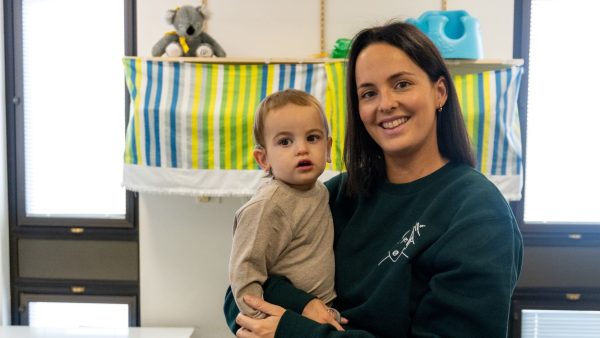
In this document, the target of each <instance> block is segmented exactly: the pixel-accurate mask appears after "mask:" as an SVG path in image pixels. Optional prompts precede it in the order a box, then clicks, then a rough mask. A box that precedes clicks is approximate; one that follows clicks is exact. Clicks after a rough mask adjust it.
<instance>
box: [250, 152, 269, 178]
mask: <svg viewBox="0 0 600 338" xmlns="http://www.w3.org/2000/svg"><path fill="white" fill-rule="evenodd" d="M253 155H254V159H255V160H256V163H258V165H259V166H260V168H261V169H262V170H263V171H264V172H267V173H268V172H269V170H271V166H270V165H269V161H267V152H266V150H265V149H264V148H262V147H257V148H256V149H254V152H253Z"/></svg>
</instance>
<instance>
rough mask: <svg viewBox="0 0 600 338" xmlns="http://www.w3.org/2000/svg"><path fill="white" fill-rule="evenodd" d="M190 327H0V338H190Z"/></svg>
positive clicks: (192, 331)
mask: <svg viewBox="0 0 600 338" xmlns="http://www.w3.org/2000/svg"><path fill="white" fill-rule="evenodd" d="M192 333H194V329H193V328H191V327H177V328H171V327H169V328H167V327H130V328H124V329H92V328H76V329H55V328H37V327H28V326H0V338H109V337H110V338H190V337H191V336H192Z"/></svg>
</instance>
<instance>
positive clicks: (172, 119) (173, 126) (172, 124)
mask: <svg viewBox="0 0 600 338" xmlns="http://www.w3.org/2000/svg"><path fill="white" fill-rule="evenodd" d="M180 68H181V64H180V63H179V62H175V63H173V69H174V71H175V72H174V74H173V99H172V100H171V109H170V111H169V130H170V132H171V138H170V139H171V167H173V168H177V143H176V142H177V114H176V112H177V109H176V108H177V96H178V95H179V71H180Z"/></svg>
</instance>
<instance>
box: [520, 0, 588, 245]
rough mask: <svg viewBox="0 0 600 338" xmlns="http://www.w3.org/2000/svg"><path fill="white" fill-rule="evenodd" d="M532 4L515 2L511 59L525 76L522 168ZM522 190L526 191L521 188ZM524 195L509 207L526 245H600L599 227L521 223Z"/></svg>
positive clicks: (524, 1)
mask: <svg viewBox="0 0 600 338" xmlns="http://www.w3.org/2000/svg"><path fill="white" fill-rule="evenodd" d="M530 18H531V0H515V5H514V32H513V34H514V35H513V57H514V58H518V59H523V60H524V61H525V62H524V69H525V72H524V74H523V77H522V80H521V87H520V92H519V96H518V108H519V120H520V123H521V135H522V136H521V137H522V140H521V141H522V142H521V144H522V145H523V166H524V167H525V165H526V163H527V153H526V150H527V89H528V84H529V71H528V70H529V34H530ZM526 181H527V171H526V170H524V171H523V182H526ZM523 189H525V188H524V187H523ZM524 203H525V194H523V198H521V200H520V201H517V202H512V203H511V207H512V208H513V212H514V214H515V217H516V218H517V221H518V223H519V227H520V229H521V233H522V235H523V239H524V242H525V244H526V245H544V246H598V245H600V224H577V223H573V224H568V223H545V224H537V223H536V224H532V223H526V222H525V221H524V206H525V204H524Z"/></svg>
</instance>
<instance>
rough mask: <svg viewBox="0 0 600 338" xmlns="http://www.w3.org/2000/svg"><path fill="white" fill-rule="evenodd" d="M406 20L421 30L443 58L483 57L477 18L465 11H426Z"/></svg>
mask: <svg viewBox="0 0 600 338" xmlns="http://www.w3.org/2000/svg"><path fill="white" fill-rule="evenodd" d="M406 22H408V23H410V24H413V25H415V26H417V28H419V29H420V30H421V31H423V32H424V33H425V34H426V35H427V36H428V37H429V38H430V39H431V41H433V43H434V44H435V45H436V46H437V48H438V49H439V50H440V53H441V54H442V56H443V57H444V58H445V59H481V58H483V45H482V43H481V32H480V31H479V20H477V19H475V18H474V17H472V16H470V15H469V13H467V12H466V11H462V10H461V11H427V12H425V13H423V14H422V15H421V16H420V17H419V18H418V19H408V20H406Z"/></svg>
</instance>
